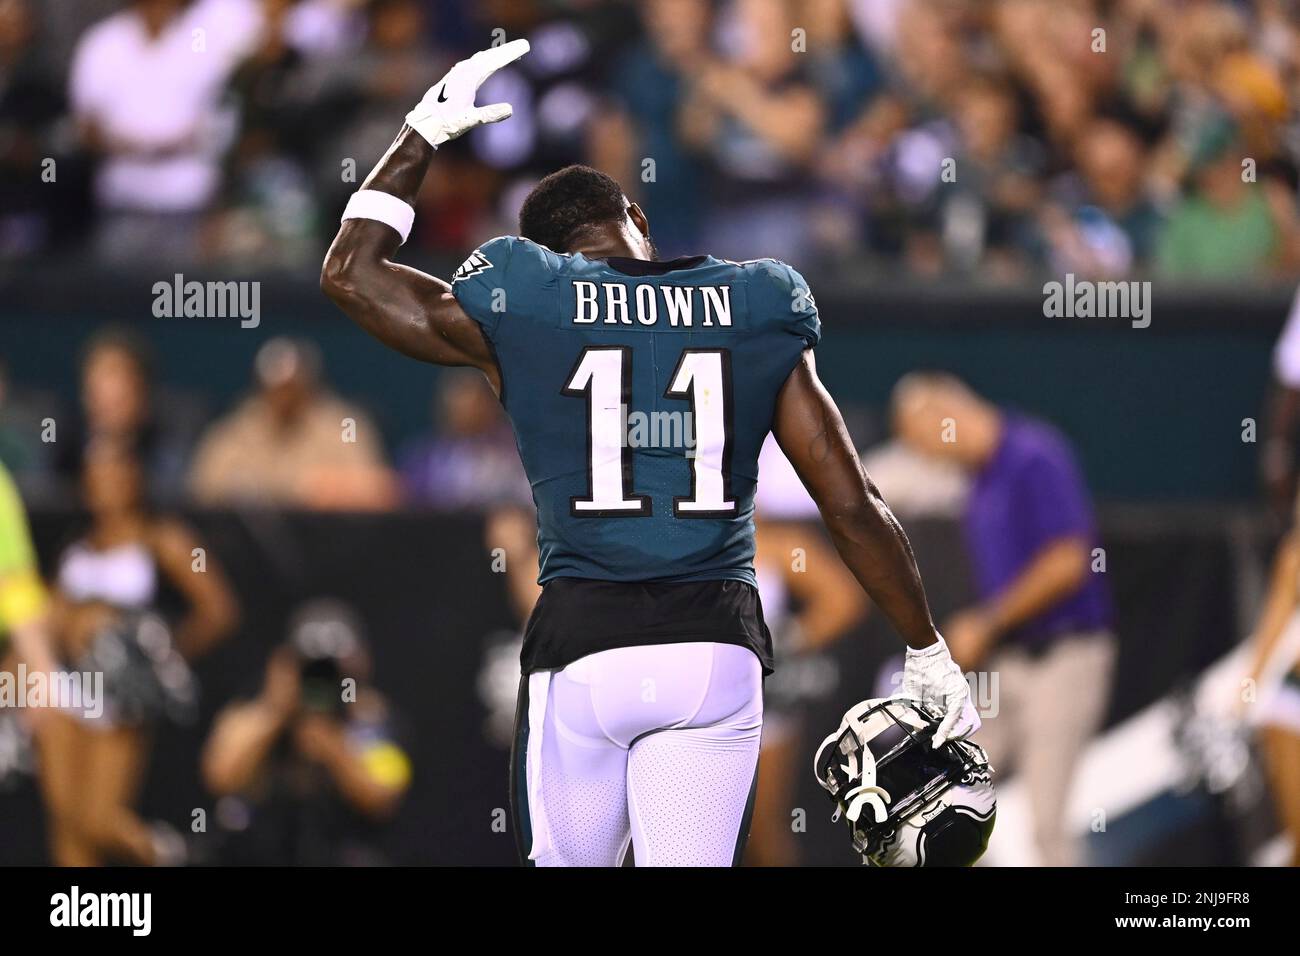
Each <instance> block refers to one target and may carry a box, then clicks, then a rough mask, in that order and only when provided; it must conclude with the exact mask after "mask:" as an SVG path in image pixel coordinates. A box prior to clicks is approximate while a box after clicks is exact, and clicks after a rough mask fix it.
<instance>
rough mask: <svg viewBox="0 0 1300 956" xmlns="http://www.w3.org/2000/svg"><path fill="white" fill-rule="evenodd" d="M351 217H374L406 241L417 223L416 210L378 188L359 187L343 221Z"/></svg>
mask: <svg viewBox="0 0 1300 956" xmlns="http://www.w3.org/2000/svg"><path fill="white" fill-rule="evenodd" d="M349 219H374V220H375V221H376V222H382V223H384V224H385V225H387V226H392V227H393V228H394V229H396V230H397V234H398V235H399V236H401V237H402V242H406V237H407V236H409V235H410V234H411V226H412V225H413V224H414V223H415V210H414V209H413V208H411V207H410V206H409V205H407V204H406V203H404V202H402V200H400V199H398V198H397V197H396V196H394V195H392V194H390V193H385V192H380V191H379V190H377V189H358V190H357V191H356V192H354V193H353V194H352V198H351V199H349V200H348V206H347V208H346V209H344V210H343V219H342V220H341V221H342V222H346V221H347V220H349Z"/></svg>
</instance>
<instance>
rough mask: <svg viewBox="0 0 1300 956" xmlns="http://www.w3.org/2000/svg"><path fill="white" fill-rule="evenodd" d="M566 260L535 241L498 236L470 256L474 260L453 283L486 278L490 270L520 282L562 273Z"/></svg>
mask: <svg viewBox="0 0 1300 956" xmlns="http://www.w3.org/2000/svg"><path fill="white" fill-rule="evenodd" d="M565 259H566V257H565V256H561V255H558V254H556V253H554V252H552V251H551V250H550V249H547V248H546V247H545V246H541V245H538V244H537V243H535V242H533V241H532V240H531V239H521V238H520V237H519V236H497V237H496V238H495V239H489V240H488V241H487V242H485V243H483V245H481V246H479V247H478V248H477V249H475V250H474V251H473V252H472V253H470V257H469V258H468V259H466V260H465V261H464V262H462V263H461V264H460V268H459V269H457V270H456V272H455V273H454V274H453V275H452V277H451V281H452V283H453V284H454V283H457V282H464V281H466V280H468V279H472V278H474V277H475V276H480V275H484V274H485V273H487V271H488V270H489V269H497V270H500V272H501V273H505V272H507V271H509V272H514V273H517V274H518V277H520V278H524V277H526V276H527V275H528V274H529V273H536V274H538V275H546V274H549V273H552V272H555V271H556V270H557V269H559V268H560V266H561V265H562V264H563V263H564V261H565Z"/></svg>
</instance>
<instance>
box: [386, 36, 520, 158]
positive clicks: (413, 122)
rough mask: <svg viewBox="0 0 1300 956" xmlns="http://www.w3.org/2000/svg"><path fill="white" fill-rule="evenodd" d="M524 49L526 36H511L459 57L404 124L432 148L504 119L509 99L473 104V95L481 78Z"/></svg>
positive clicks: (506, 115) (508, 108)
mask: <svg viewBox="0 0 1300 956" xmlns="http://www.w3.org/2000/svg"><path fill="white" fill-rule="evenodd" d="M527 52H528V41H527V40H511V41H510V42H509V43H503V44H501V45H500V46H494V47H490V48H488V49H486V50H480V51H479V52H478V53H475V54H474V55H473V56H472V57H470V58H469V59H468V60H461V61H460V62H459V63H457V64H456V65H455V66H453V67H452V68H451V69H450V70H448V71H447V75H446V76H444V77H443V78H442V80H441V81H440V82H438V83H435V84H434V85H433V86H431V87H429V91H428V92H427V93H425V94H424V99H422V100H420V102H419V103H418V104H417V105H416V107H415V109H413V110H411V112H409V113H407V114H406V123H407V125H408V126H410V127H411V128H412V129H413V130H415V131H416V132H417V133H419V134H420V135H421V136H423V137H424V138H425V139H426V140H428V141H429V145H430V146H433V147H435V148H436V147H438V146H441V145H442V144H443V143H445V142H447V141H449V140H453V139H455V138H456V137H457V136H461V135H463V134H465V133H466V132H468V131H469V130H471V129H473V128H474V127H475V126H481V125H483V124H484V123H499V122H501V121H502V120H503V119H508V118H509V117H510V114H511V113H512V112H514V110H513V109H512V108H511V106H510V104H509V103H492V104H489V105H488V106H475V105H474V96H475V94H476V93H478V88H479V87H480V86H482V85H483V81H484V80H486V79H487V78H488V77H489V76H491V75H492V74H493V73H495V72H496V71H497V70H499V69H501V68H502V67H503V66H508V65H509V64H511V63H513V62H515V60H517V59H519V58H520V57H521V56H523V55H524V54H525V53H527Z"/></svg>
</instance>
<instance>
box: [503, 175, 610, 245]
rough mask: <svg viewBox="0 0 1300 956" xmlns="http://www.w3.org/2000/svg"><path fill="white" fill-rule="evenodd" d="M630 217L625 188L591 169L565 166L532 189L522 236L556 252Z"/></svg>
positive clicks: (521, 216)
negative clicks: (599, 226) (603, 225)
mask: <svg viewBox="0 0 1300 956" xmlns="http://www.w3.org/2000/svg"><path fill="white" fill-rule="evenodd" d="M626 214H627V200H626V199H625V198H624V197H623V187H622V186H620V185H619V184H618V181H617V180H615V179H614V178H613V177H612V176H607V175H605V174H604V173H602V172H600V171H599V170H597V169H592V168H591V167H590V166H579V165H574V166H566V167H564V168H563V169H561V170H558V171H556V172H553V173H551V175H549V176H547V177H546V178H545V179H543V180H542V181H541V182H540V183H538V184H537V185H536V186H534V187H533V191H532V192H530V193H529V194H528V198H527V199H525V200H524V204H523V206H522V207H521V208H520V210H519V234H520V235H521V236H523V237H524V238H525V239H531V240H532V241H533V242H536V243H540V244H541V245H543V246H546V247H547V248H548V249H551V250H553V251H555V252H568V251H569V245H570V243H572V242H573V241H574V240H575V239H577V238H578V237H579V236H581V234H582V233H583V232H584V231H585V230H586V229H588V228H589V227H591V226H594V225H597V224H599V223H605V222H622V221H623V217H624V216H625V215H626Z"/></svg>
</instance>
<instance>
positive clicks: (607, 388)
mask: <svg viewBox="0 0 1300 956" xmlns="http://www.w3.org/2000/svg"><path fill="white" fill-rule="evenodd" d="M563 393H564V394H565V395H570V396H574V397H577V398H585V399H586V400H587V482H588V484H587V494H586V495H585V496H576V497H574V498H571V499H570V500H569V511H570V513H572V514H573V515H574V516H575V517H580V518H587V517H599V518H613V517H645V516H648V515H649V514H651V511H652V509H651V504H650V497H649V496H648V495H638V494H635V493H634V491H633V488H632V484H633V481H632V455H633V452H632V443H631V442H630V441H629V439H628V410H629V408H630V406H631V400H632V350H631V349H630V348H628V347H627V346H622V345H590V346H588V347H587V348H585V349H583V350H582V354H581V355H580V356H578V361H577V364H575V365H574V367H573V371H572V372H571V373H570V375H569V380H568V382H567V383H566V384H565V386H564V389H563ZM664 397H665V398H676V399H683V400H685V401H688V402H690V406H691V413H690V417H689V419H688V420H687V425H686V427H684V428H681V429H678V430H677V431H676V432H675V433H674V434H678V435H681V436H683V438H684V439H685V441H686V442H689V444H687V448H688V457H689V458H690V462H691V471H690V477H691V492H690V494H689V495H684V496H681V497H675V498H673V515H674V516H676V517H678V518H730V517H733V516H735V514H736V502H735V500H734V499H733V498H732V496H731V399H732V396H731V353H730V352H728V351H727V350H725V349H683V350H682V355H681V358H680V359H678V361H677V367H676V368H675V369H674V370H673V374H672V376H671V377H670V379H669V383H668V388H667V389H666V390H665V391H664ZM651 421H652V424H656V425H657V424H658V423H657V422H655V420H654V419H653V418H652V419H651ZM652 431H653V429H652Z"/></svg>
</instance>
